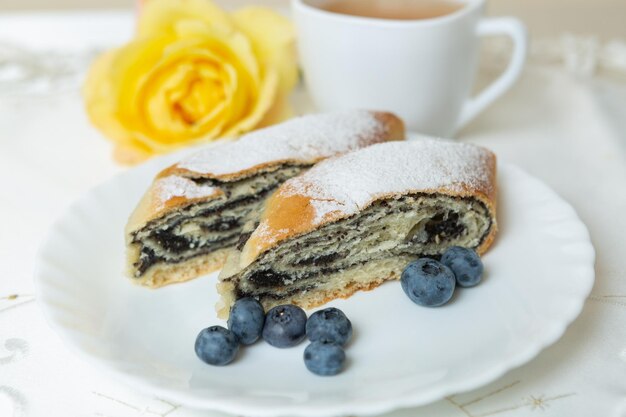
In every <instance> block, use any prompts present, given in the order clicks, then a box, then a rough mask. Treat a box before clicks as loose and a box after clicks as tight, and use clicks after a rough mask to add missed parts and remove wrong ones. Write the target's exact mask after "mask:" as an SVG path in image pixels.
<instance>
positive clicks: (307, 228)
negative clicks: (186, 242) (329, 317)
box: [218, 139, 496, 317]
mask: <svg viewBox="0 0 626 417" xmlns="http://www.w3.org/2000/svg"><path fill="white" fill-rule="evenodd" d="M495 198H496V159H495V156H494V154H493V153H491V152H490V151H488V150H486V149H484V148H480V147H478V146H473V145H469V144H459V143H453V142H448V141H443V140H435V139H424V140H416V141H410V142H395V143H384V144H378V145H373V146H370V147H368V148H365V149H361V150H358V151H355V152H352V153H350V154H346V155H343V156H340V157H337V158H332V159H328V160H326V161H323V162H321V163H319V164H318V165H316V166H315V167H313V168H312V169H311V170H309V171H307V172H306V173H304V174H301V175H300V176H298V177H296V178H292V179H290V180H289V181H287V182H285V183H284V184H283V185H282V186H281V187H280V188H279V189H278V190H277V191H276V192H275V193H274V194H273V195H272V197H270V198H269V199H268V200H267V202H266V206H265V210H264V212H263V214H262V217H261V221H260V224H259V225H258V227H256V229H255V230H254V231H253V232H252V233H251V234H250V235H249V237H248V238H247V241H246V242H245V244H244V245H243V246H242V247H241V250H239V251H234V252H233V253H232V254H231V255H230V256H229V259H228V261H227V263H226V266H225V267H224V269H223V270H222V273H221V274H220V282H219V283H218V291H219V293H220V294H221V297H222V299H221V301H220V303H219V305H218V312H219V315H220V316H221V317H224V316H227V315H228V311H229V308H230V306H231V305H232V303H234V301H235V300H237V299H239V298H242V297H254V298H256V299H258V300H259V301H260V302H261V303H262V304H263V306H264V307H265V308H266V309H269V308H271V307H273V306H275V305H279V304H285V303H291V304H297V305H299V306H301V307H304V308H311V307H314V306H317V305H320V304H323V303H326V302H327V301H329V300H332V299H334V298H339V297H342V298H345V297H348V296H350V295H352V294H353V293H354V292H355V291H357V290H369V289H372V288H374V287H376V286H378V285H380V284H382V283H383V282H384V281H386V280H391V279H397V278H399V276H400V273H401V271H402V269H403V268H404V267H405V266H406V265H407V263H409V262H410V261H412V260H415V259H416V258H418V257H420V256H438V255H441V254H442V253H443V251H444V250H445V249H446V248H448V247H450V246H453V245H458V246H464V247H468V248H474V249H476V250H477V251H478V253H480V254H482V253H483V252H485V251H486V250H487V248H488V247H489V246H490V245H491V243H492V241H493V239H494V236H495V233H496V220H495ZM243 239H245V237H243ZM243 239H242V240H243Z"/></svg>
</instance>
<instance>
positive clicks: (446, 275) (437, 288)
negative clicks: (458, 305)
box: [400, 258, 456, 307]
mask: <svg viewBox="0 0 626 417" xmlns="http://www.w3.org/2000/svg"><path fill="white" fill-rule="evenodd" d="M400 282H401V284H402V289H403V290H404V292H405V293H406V295H408V296H409V298H410V299H411V301H413V302H414V303H415V304H419V305H421V306H425V307H438V306H440V305H443V304H445V303H447V302H448V301H449V300H450V298H452V294H453V293H454V287H455V282H456V281H455V279H454V273H453V272H452V270H451V269H450V268H448V267H447V266H445V265H443V264H442V263H439V262H437V261H435V260H434V259H430V258H422V259H418V260H417V261H414V262H411V263H410V264H409V265H407V267H406V268H405V269H404V271H402V276H401V278H400Z"/></svg>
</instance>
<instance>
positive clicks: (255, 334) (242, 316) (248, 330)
mask: <svg viewBox="0 0 626 417" xmlns="http://www.w3.org/2000/svg"><path fill="white" fill-rule="evenodd" d="M264 323H265V311H264V310H263V306H262V305H261V303H259V302H258V301H257V300H255V299H254V298H251V297H246V298H240V299H239V300H237V301H236V302H235V304H234V305H233V306H232V308H231V309H230V315H229V316H228V328H229V329H230V331H231V332H233V333H234V334H235V336H237V339H239V343H241V344H242V345H251V344H252V343H254V342H256V341H257V339H258V338H259V337H261V332H263V324H264Z"/></svg>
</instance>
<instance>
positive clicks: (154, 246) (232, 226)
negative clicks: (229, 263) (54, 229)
mask: <svg viewBox="0 0 626 417" xmlns="http://www.w3.org/2000/svg"><path fill="white" fill-rule="evenodd" d="M306 168H307V166H306V165H289V164H284V165H281V166H279V167H275V168H273V169H270V170H264V171H260V172H257V173H255V175H253V176H250V177H247V178H243V179H239V180H236V181H231V182H226V181H218V180H214V179H194V181H195V182H196V183H198V184H202V185H205V184H206V185H211V186H215V187H219V188H220V189H221V190H222V191H223V192H224V194H223V195H221V196H219V197H218V198H213V199H211V200H209V201H205V202H199V203H195V204H191V205H188V206H185V207H182V208H181V209H179V210H176V211H174V212H172V213H168V214H167V215H165V216H163V217H161V218H158V219H154V220H152V221H150V222H148V223H147V224H146V225H145V226H144V227H143V228H141V229H139V230H138V231H136V232H134V233H133V234H132V241H131V244H133V245H137V246H138V247H139V253H140V255H139V260H138V261H137V262H136V263H135V264H134V267H135V278H140V277H141V276H142V275H143V274H145V273H146V271H148V270H149V269H150V268H151V267H153V266H154V265H156V264H159V263H168V264H175V263H180V262H183V261H186V260H189V259H191V258H194V257H197V256H201V255H204V254H206V253H210V252H213V251H216V250H218V249H222V248H226V247H231V246H234V245H236V244H237V242H238V240H239V236H240V234H241V231H242V228H243V226H244V224H245V223H246V221H247V220H248V218H249V216H251V215H255V214H256V213H258V211H259V209H260V207H261V205H262V203H263V201H264V199H265V197H267V196H268V195H269V194H270V193H271V192H272V191H273V190H274V189H276V188H277V187H278V186H279V185H280V184H282V183H283V182H284V181H286V180H287V179H289V178H291V177H294V176H296V175H298V174H299V173H300V172H302V171H303V170H304V169H306Z"/></svg>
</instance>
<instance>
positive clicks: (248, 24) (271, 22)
mask: <svg viewBox="0 0 626 417" xmlns="http://www.w3.org/2000/svg"><path fill="white" fill-rule="evenodd" d="M232 17H233V20H234V22H235V25H236V26H237V28H238V29H239V30H240V31H242V32H243V33H245V34H246V35H247V36H248V38H249V39H251V40H252V43H253V46H254V50H255V52H256V54H257V56H258V57H259V58H260V59H261V60H262V61H263V62H264V63H265V65H267V66H269V67H273V68H275V69H276V71H278V77H279V79H280V89H281V92H282V93H286V92H288V91H290V90H291V89H292V88H293V87H294V86H295V85H296V83H297V81H298V66H297V59H296V50H295V32H294V28H293V25H292V24H291V22H290V21H289V20H288V19H286V18H284V17H283V16H281V15H279V14H277V13H274V12H273V11H271V10H269V9H266V8H263V7H254V6H250V7H246V8H243V9H240V10H237V11H235V12H234V13H232Z"/></svg>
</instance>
